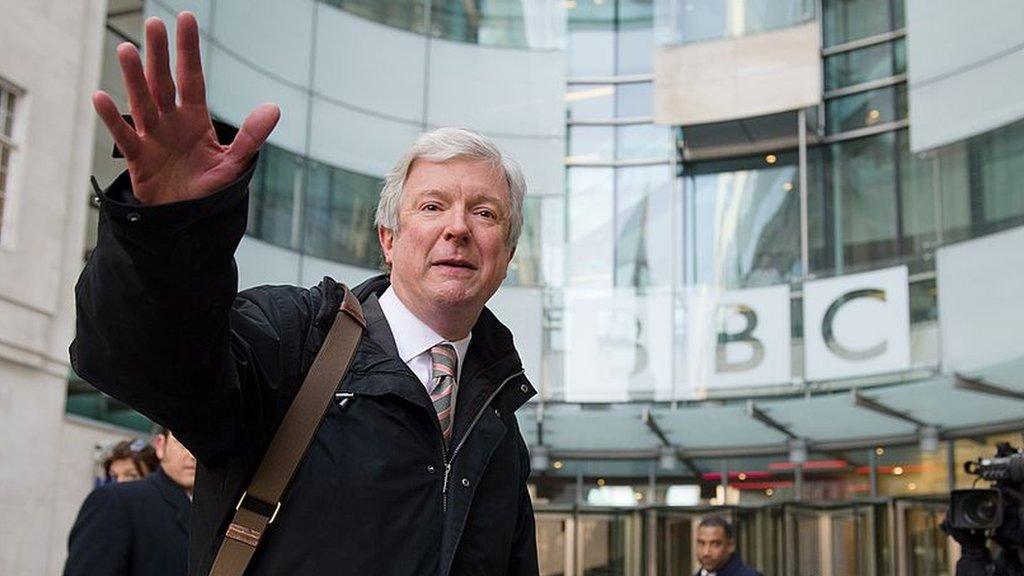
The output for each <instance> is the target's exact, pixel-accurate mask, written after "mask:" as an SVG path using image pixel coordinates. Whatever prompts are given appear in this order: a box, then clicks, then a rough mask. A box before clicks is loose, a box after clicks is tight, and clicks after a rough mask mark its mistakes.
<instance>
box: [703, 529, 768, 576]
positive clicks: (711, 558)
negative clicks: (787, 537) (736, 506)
mask: <svg viewBox="0 0 1024 576" xmlns="http://www.w3.org/2000/svg"><path fill="white" fill-rule="evenodd" d="M697 559H698V560H699V561H700V570H698V571H697V573H696V574H695V575H694V576H761V573H760V572H758V571H757V570H754V569H753V568H751V567H749V566H747V565H746V564H744V563H743V561H742V560H740V555H739V554H737V553H736V539H735V534H734V533H733V529H732V524H729V522H728V521H727V520H725V519H724V518H722V517H720V516H708V517H707V518H704V519H703V520H701V521H700V524H698V525H697Z"/></svg>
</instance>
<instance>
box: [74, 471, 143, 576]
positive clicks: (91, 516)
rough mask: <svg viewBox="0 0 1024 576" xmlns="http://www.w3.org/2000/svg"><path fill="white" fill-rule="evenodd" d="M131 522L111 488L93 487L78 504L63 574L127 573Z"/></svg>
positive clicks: (113, 575)
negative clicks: (79, 506)
mask: <svg viewBox="0 0 1024 576" xmlns="http://www.w3.org/2000/svg"><path fill="white" fill-rule="evenodd" d="M130 532H131V524H130V520H129V519H128V518H127V515H126V514H125V512H124V508H123V505H122V503H121V501H120V500H119V499H118V498H117V494H115V493H114V491H113V490H109V489H104V488H103V487H100V488H97V489H95V490H93V491H92V493H91V494H89V496H88V497H87V498H86V499H85V502H84V503H82V508H81V509H80V510H79V511H78V517H77V518H76V519H75V524H74V526H72V527H71V535H70V536H69V537H68V559H67V562H66V563H65V564H64V576H91V575H96V574H109V575H111V576H115V575H120V574H124V575H127V574H128V559H129V558H130V556H131V542H132V539H131V533H130Z"/></svg>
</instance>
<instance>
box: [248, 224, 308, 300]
mask: <svg viewBox="0 0 1024 576" xmlns="http://www.w3.org/2000/svg"><path fill="white" fill-rule="evenodd" d="M235 263H236V264H237V266H238V289H239V290H245V289H246V288H252V287H253V286H260V285H262V284H295V283H297V282H298V281H299V254H298V253H297V252H294V251H292V250H288V249H287V248H281V247H280V246H274V245H273V244H270V243H267V242H264V241H262V240H257V239H255V238H253V237H252V236H248V235H247V236H245V237H243V238H242V242H241V243H240V244H239V245H238V249H237V250H236V251H235Z"/></svg>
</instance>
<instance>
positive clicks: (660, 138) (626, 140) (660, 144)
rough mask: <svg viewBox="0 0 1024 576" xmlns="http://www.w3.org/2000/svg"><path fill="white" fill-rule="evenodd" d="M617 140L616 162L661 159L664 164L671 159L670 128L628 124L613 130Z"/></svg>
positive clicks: (673, 142) (672, 141)
mask: <svg viewBox="0 0 1024 576" xmlns="http://www.w3.org/2000/svg"><path fill="white" fill-rule="evenodd" d="M615 135H616V138H617V139H618V142H617V143H616V144H617V145H616V150H615V157H616V158H617V159H618V160H638V159H645V160H646V159H652V158H654V159H661V160H665V161H666V162H667V161H669V160H671V158H672V147H673V145H674V144H675V141H674V140H673V139H672V131H671V128H669V127H667V126H659V125H656V124H628V125H624V126H619V127H617V128H616V129H615Z"/></svg>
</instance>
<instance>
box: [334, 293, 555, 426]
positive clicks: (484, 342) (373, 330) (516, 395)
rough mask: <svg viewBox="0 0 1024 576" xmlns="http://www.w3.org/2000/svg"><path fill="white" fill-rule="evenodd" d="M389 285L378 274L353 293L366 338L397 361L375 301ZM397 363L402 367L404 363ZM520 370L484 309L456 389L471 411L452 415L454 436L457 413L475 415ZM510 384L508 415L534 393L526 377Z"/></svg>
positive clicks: (506, 334)
mask: <svg viewBox="0 0 1024 576" xmlns="http://www.w3.org/2000/svg"><path fill="white" fill-rule="evenodd" d="M390 285H391V283H390V278H389V277H388V275H386V274H381V275H378V276H374V277H373V278H370V279H369V280H366V281H365V282H363V283H362V284H360V285H358V286H356V287H355V288H353V289H352V292H353V294H355V295H356V297H357V298H358V299H359V301H360V302H361V303H362V305H363V316H364V317H365V318H366V325H367V326H366V331H367V335H368V336H369V337H370V339H371V340H372V341H373V342H375V343H376V344H377V345H378V346H379V347H380V348H381V349H383V351H385V352H386V353H387V354H388V355H389V356H391V357H392V358H397V357H398V348H397V346H396V345H395V338H394V335H393V334H392V333H391V328H390V327H389V326H388V323H387V320H386V319H385V318H384V312H383V311H382V310H381V309H380V303H379V302H378V300H377V299H378V297H379V296H380V295H381V294H383V293H384V291H385V290H387V288H388V286H390ZM399 363H401V364H402V365H403V367H404V363H402V362H401V361H399ZM522 370H523V367H522V361H521V360H520V359H519V354H518V353H517V352H516V349H515V346H514V345H513V342H512V333H511V332H510V331H509V329H508V328H506V327H505V326H504V325H503V324H502V323H501V322H500V321H499V320H498V319H497V318H496V317H495V316H494V314H492V313H491V311H490V310H488V309H487V308H484V309H483V311H481V313H480V317H479V318H477V321H476V324H474V325H473V339H472V340H471V341H470V343H469V350H468V351H467V353H466V360H465V363H464V365H463V368H462V377H461V381H460V388H459V395H460V396H459V403H460V404H461V405H462V406H466V407H472V408H471V409H470V410H461V411H460V410H456V411H455V413H456V415H455V433H456V435H458V433H459V431H460V428H464V427H465V425H466V423H465V422H462V421H461V419H460V418H459V414H460V412H461V413H462V414H463V415H464V417H467V418H468V417H470V416H471V415H472V414H474V413H476V412H477V410H478V409H479V405H480V404H481V403H482V402H483V401H485V400H486V399H487V398H489V397H491V396H492V395H493V393H494V392H495V391H496V390H497V388H498V387H499V386H501V385H502V383H503V382H505V380H507V379H508V378H509V377H511V376H513V375H515V374H517V373H520V372H522ZM409 374H410V375H411V374H412V373H411V372H409ZM413 378H415V376H413ZM513 380H514V381H509V382H507V383H505V386H504V388H503V389H502V391H501V398H502V401H501V402H502V404H503V405H504V406H505V409H507V410H510V411H515V410H516V409H518V408H519V407H520V406H522V405H523V404H524V403H526V401H527V400H529V399H530V398H531V397H533V396H534V395H535V394H536V393H537V392H536V390H535V389H534V388H533V386H532V385H531V384H530V382H529V381H528V380H527V379H526V378H525V377H522V376H520V377H518V378H514V379H513ZM416 382H417V383H418V382H419V380H416ZM423 396H425V394H424V395H423Z"/></svg>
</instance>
